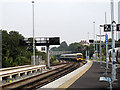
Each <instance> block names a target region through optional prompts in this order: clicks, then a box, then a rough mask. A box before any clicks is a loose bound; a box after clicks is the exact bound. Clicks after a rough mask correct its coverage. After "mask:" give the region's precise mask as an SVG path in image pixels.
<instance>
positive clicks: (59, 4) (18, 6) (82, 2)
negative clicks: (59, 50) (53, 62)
mask: <svg viewBox="0 0 120 90" xmlns="http://www.w3.org/2000/svg"><path fill="white" fill-rule="evenodd" d="M31 1H32V0H1V1H0V11H1V14H0V26H1V28H2V29H4V30H7V31H8V32H9V31H11V30H15V31H19V32H20V33H21V34H22V35H24V36H25V37H32V34H33V32H32V3H31ZM117 2H118V0H115V21H116V22H117V21H118V4H117ZM105 12H106V13H107V23H111V22H110V21H111V18H110V17H111V12H110V0H35V13H34V14H35V37H46V36H52V37H54V36H60V38H61V42H62V41H67V43H68V44H69V43H72V42H80V41H81V40H88V32H89V38H90V39H93V21H95V33H96V34H99V31H100V30H99V25H100V24H104V23H105ZM1 20H2V22H1ZM102 33H103V34H104V32H103V30H102ZM109 36H110V33H109Z"/></svg>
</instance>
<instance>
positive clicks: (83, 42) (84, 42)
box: [80, 40, 89, 46]
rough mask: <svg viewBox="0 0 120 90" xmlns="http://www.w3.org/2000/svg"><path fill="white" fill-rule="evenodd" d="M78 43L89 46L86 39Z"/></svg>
mask: <svg viewBox="0 0 120 90" xmlns="http://www.w3.org/2000/svg"><path fill="white" fill-rule="evenodd" d="M80 44H81V45H87V46H89V43H88V42H87V41H86V40H81V41H80Z"/></svg>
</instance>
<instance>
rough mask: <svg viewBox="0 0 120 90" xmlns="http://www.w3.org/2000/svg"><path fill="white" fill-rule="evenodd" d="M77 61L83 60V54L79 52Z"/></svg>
mask: <svg viewBox="0 0 120 90" xmlns="http://www.w3.org/2000/svg"><path fill="white" fill-rule="evenodd" d="M77 61H83V54H82V53H77Z"/></svg>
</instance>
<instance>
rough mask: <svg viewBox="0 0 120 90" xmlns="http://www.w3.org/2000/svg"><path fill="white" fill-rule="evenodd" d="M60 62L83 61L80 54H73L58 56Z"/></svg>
mask: <svg viewBox="0 0 120 90" xmlns="http://www.w3.org/2000/svg"><path fill="white" fill-rule="evenodd" d="M60 60H69V61H77V62H79V61H83V54H82V53H74V54H62V55H61V56H60Z"/></svg>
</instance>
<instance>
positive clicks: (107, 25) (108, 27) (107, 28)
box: [104, 24, 111, 32]
mask: <svg viewBox="0 0 120 90" xmlns="http://www.w3.org/2000/svg"><path fill="white" fill-rule="evenodd" d="M110 31H111V24H105V25H104V32H110Z"/></svg>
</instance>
